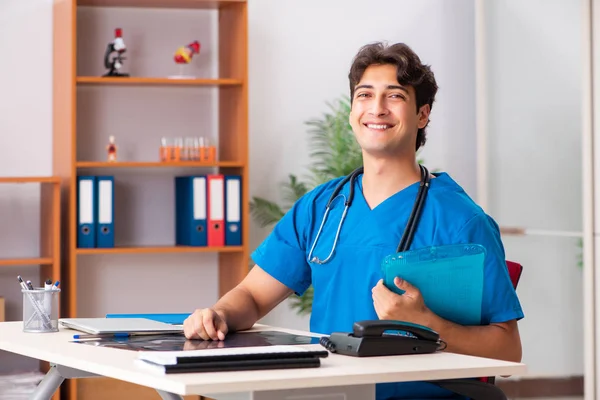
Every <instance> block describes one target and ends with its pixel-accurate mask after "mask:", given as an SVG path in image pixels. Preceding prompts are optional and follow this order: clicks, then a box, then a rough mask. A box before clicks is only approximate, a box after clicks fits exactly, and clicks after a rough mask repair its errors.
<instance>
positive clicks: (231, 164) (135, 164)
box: [76, 161, 244, 168]
mask: <svg viewBox="0 0 600 400" xmlns="http://www.w3.org/2000/svg"><path fill="white" fill-rule="evenodd" d="M76 166H77V168H186V167H190V168H191V167H205V168H210V167H222V168H242V167H244V163H241V162H235V161H217V162H213V163H204V162H187V161H182V162H160V161H157V162H154V161H120V162H103V161H79V162H77V164H76Z"/></svg>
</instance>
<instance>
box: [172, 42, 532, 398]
mask: <svg viewBox="0 0 600 400" xmlns="http://www.w3.org/2000/svg"><path fill="white" fill-rule="evenodd" d="M349 80H350V94H351V99H352V109H351V113H350V124H351V126H352V129H353V131H354V134H355V135H356V140H357V141H358V143H359V145H360V147H361V148H362V153H363V163H364V173H363V174H361V175H360V176H359V177H358V178H357V179H356V182H354V200H353V203H352V205H351V206H350V207H349V208H348V212H347V213H346V214H345V219H344V220H343V224H342V225H341V227H340V221H341V219H342V216H343V212H344V198H347V197H348V196H349V189H350V183H346V184H345V185H344V187H343V189H342V190H341V192H340V194H339V195H338V196H337V197H336V199H335V201H333V202H332V204H331V209H330V211H329V214H328V215H327V219H326V221H325V222H324V223H323V225H322V226H321V223H322V220H323V217H324V212H325V208H326V204H327V202H328V200H329V198H330V196H331V194H332V192H333V191H334V189H335V188H336V187H337V186H338V184H339V183H340V182H341V180H342V178H337V179H334V180H332V181H330V182H327V183H325V184H323V185H320V186H319V187H317V188H315V189H314V190H312V191H311V192H309V193H307V194H306V195H305V196H303V198H301V199H300V200H298V201H297V203H296V204H295V205H294V206H293V207H292V209H291V210H290V211H289V212H288V213H287V214H286V215H285V216H284V217H283V218H282V219H281V220H280V221H279V222H278V223H277V225H276V226H275V228H274V229H273V232H272V233H271V234H270V235H269V236H268V237H267V239H266V240H265V241H264V242H263V243H262V244H261V245H260V246H259V248H258V249H257V250H256V251H255V252H254V254H253V259H254V261H255V262H256V266H255V267H254V268H253V269H252V270H251V271H250V272H249V274H248V275H247V277H246V278H245V279H244V280H243V282H242V283H240V284H239V285H238V286H237V287H236V288H235V289H233V290H231V291H230V292H229V293H227V294H226V295H225V296H223V298H221V299H220V300H219V301H218V302H217V303H216V304H215V305H214V307H212V308H210V309H203V310H197V311H196V312H194V313H193V315H192V316H190V317H189V318H188V319H187V320H186V321H185V324H184V329H185V334H186V337H188V338H202V339H213V340H223V339H224V338H225V335H226V334H227V332H228V331H234V330H242V329H247V328H250V327H251V326H252V325H253V324H254V323H255V322H256V321H257V320H258V319H260V318H262V317H263V316H264V315H266V314H267V313H268V312H269V311H270V310H272V309H273V308H274V307H275V306H276V305H277V304H279V303H280V302H281V301H283V300H284V299H285V298H287V297H288V296H289V295H290V294H291V293H293V292H295V293H298V294H301V293H303V292H304V291H305V290H306V289H307V288H308V287H309V286H310V285H311V284H312V285H313V288H314V300H313V309H312V315H311V331H313V332H317V333H322V334H329V333H331V332H334V331H338V332H340V331H341V332H350V331H351V330H352V324H353V323H354V322H355V321H359V320H369V319H371V320H372V319H393V320H401V321H409V322H413V323H417V324H421V325H425V326H428V327H430V328H431V329H433V330H435V331H437V332H438V333H439V334H440V336H441V338H442V339H443V340H444V341H445V342H446V343H447V348H446V350H447V351H450V352H456V353H463V354H471V355H477V356H483V357H490V358H498V359H505V360H511V361H519V360H520V359H521V343H520V337H519V332H518V328H517V320H519V319H521V318H523V312H522V310H521V305H520V303H519V300H518V298H517V296H516V294H515V291H514V289H513V287H512V285H511V282H510V279H509V276H508V272H507V268H506V264H505V256H504V249H503V245H502V242H501V240H500V234H499V229H498V226H497V224H496V223H495V222H494V221H493V220H492V219H491V218H490V217H489V216H487V215H486V214H485V213H484V212H483V210H482V209H481V208H480V207H479V206H477V205H476V204H475V203H474V202H473V201H472V200H471V199H470V198H469V197H468V196H467V194H466V193H465V192H464V191H463V190H462V188H461V187H460V186H459V185H458V184H457V183H456V182H455V181H453V180H452V179H451V178H450V177H449V176H448V174H446V173H439V174H433V175H432V176H431V182H430V188H429V191H428V194H427V197H426V200H425V204H424V207H423V211H422V215H421V218H420V222H419V225H418V227H417V229H416V231H415V234H414V239H413V242H412V245H411V247H410V248H411V249H418V248H423V247H428V246H437V245H445V244H458V243H476V244H480V245H482V246H484V247H485V248H486V258H485V272H484V276H485V286H484V295H483V303H482V308H481V311H482V317H481V319H482V321H481V326H460V325H458V324H456V323H453V322H451V321H448V320H446V319H444V318H443V317H441V316H439V315H435V314H434V313H433V312H432V311H431V310H429V309H428V308H427V307H426V305H425V302H424V300H423V298H422V296H421V294H420V292H419V290H418V288H416V287H413V286H412V285H411V284H410V282H406V281H404V280H402V277H398V278H397V279H396V281H395V284H396V285H397V286H398V287H399V288H401V289H403V290H405V293H404V295H397V294H396V293H394V292H392V291H390V290H389V289H388V288H386V287H385V286H384V285H383V283H382V281H381V279H380V277H381V272H380V271H381V269H380V268H381V267H380V266H381V261H382V260H383V259H384V257H385V256H386V255H389V254H392V253H394V252H395V251H396V247H397V246H398V243H399V241H400V239H401V236H402V234H403V231H404V228H405V226H406V224H407V221H408V219H409V215H410V212H411V210H412V207H413V203H414V201H415V197H416V194H417V191H418V187H419V184H420V180H421V171H420V167H419V165H418V163H417V161H416V150H418V149H419V148H420V147H421V146H422V145H423V144H424V143H425V138H426V135H425V128H426V126H427V124H428V123H429V115H430V112H431V107H432V105H433V102H434V99H435V94H436V92H437V84H436V82H435V78H434V76H433V73H432V72H431V70H430V68H429V66H426V65H423V64H422V63H421V61H420V59H419V57H418V56H417V55H416V54H415V53H414V52H413V51H412V50H411V49H410V48H409V47H408V46H406V45H405V44H395V45H392V46H389V47H388V46H386V45H384V44H381V43H376V44H371V45H367V46H365V47H363V48H362V49H360V51H359V53H358V54H357V55H356V57H355V59H354V62H353V64H352V66H351V69H350V73H349ZM338 229H339V232H338ZM319 232H320V235H319V237H318V240H317V241H316V242H315V239H316V238H317V235H318V233H319ZM336 237H337V240H336ZM324 261H325V262H324ZM448 396H451V394H450V393H449V392H447V391H445V390H442V389H440V388H437V387H435V386H434V385H431V384H428V383H424V382H415V383H391V384H381V385H378V386H377V398H378V399H392V398H416V397H418V398H441V397H448Z"/></svg>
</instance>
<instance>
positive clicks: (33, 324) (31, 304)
mask: <svg viewBox="0 0 600 400" xmlns="http://www.w3.org/2000/svg"><path fill="white" fill-rule="evenodd" d="M21 292H22V293H23V332H36V333H40V332H58V296H59V294H60V289H48V290H46V289H43V288H35V289H34V290H25V289H23V290H21Z"/></svg>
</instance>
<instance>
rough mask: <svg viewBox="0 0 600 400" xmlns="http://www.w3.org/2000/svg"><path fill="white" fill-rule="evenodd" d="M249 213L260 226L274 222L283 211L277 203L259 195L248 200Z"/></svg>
mask: <svg viewBox="0 0 600 400" xmlns="http://www.w3.org/2000/svg"><path fill="white" fill-rule="evenodd" d="M250 213H251V214H252V216H253V217H254V219H256V221H257V222H258V224H259V225H260V226H262V227H265V226H269V225H272V224H274V223H276V222H277V221H279V220H280V219H281V218H282V217H283V215H284V212H283V210H282V209H281V207H279V205H277V204H275V203H273V202H271V201H269V200H266V199H263V198H260V197H253V198H252V201H251V202H250Z"/></svg>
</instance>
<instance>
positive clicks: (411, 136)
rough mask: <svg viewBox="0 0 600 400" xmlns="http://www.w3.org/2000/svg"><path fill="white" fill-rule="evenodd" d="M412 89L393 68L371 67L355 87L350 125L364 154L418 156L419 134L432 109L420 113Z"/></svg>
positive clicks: (422, 108)
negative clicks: (400, 81) (416, 148)
mask: <svg viewBox="0 0 600 400" xmlns="http://www.w3.org/2000/svg"><path fill="white" fill-rule="evenodd" d="M416 101H417V99H416V96H415V91H414V88H413V87H412V86H403V85H401V84H400V83H398V78H397V68H396V67H395V66H394V65H391V64H383V65H371V66H369V67H367V69H366V70H365V72H364V74H363V75H362V77H361V79H360V81H359V82H358V84H357V85H356V87H355V90H354V96H353V100H352V110H351V111H350V125H351V126H352V129H353V130H354V133H355V135H356V140H357V141H358V144H359V145H360V147H361V148H362V149H363V153H365V155H366V154H369V155H372V156H375V157H385V156H400V155H402V154H412V155H413V156H414V154H415V143H416V138H417V131H418V130H419V129H420V128H424V127H425V126H426V125H427V121H428V119H429V111H430V107H429V105H428V104H425V105H424V106H422V107H421V108H420V109H419V110H418V112H417V102H416Z"/></svg>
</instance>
